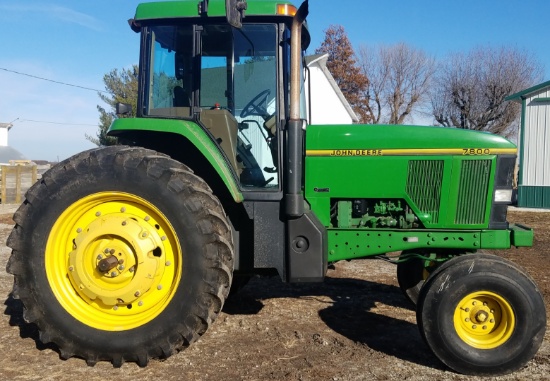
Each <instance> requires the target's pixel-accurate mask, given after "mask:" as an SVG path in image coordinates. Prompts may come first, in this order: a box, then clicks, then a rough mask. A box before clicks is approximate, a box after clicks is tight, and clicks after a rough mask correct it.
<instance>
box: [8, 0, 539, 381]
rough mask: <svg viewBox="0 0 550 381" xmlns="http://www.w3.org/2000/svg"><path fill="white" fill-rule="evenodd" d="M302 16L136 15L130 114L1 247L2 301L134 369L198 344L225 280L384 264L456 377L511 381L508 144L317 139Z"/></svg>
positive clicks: (47, 331) (356, 131) (526, 282)
mask: <svg viewBox="0 0 550 381" xmlns="http://www.w3.org/2000/svg"><path fill="white" fill-rule="evenodd" d="M306 15H307V2H305V3H304V4H302V6H300V8H299V9H297V8H296V7H294V6H293V5H292V4H290V3H289V2H287V1H286V0H256V1H254V0H249V1H248V2H245V1H236V0H227V1H225V2H224V1H222V0H210V1H208V0H203V1H198V0H182V1H166V2H162V1H161V2H155V3H145V4H141V5H139V6H138V7H137V11H136V14H135V18H134V19H132V20H130V26H131V29H132V30H133V31H135V32H137V33H140V35H141V54H140V64H139V99H138V104H137V110H135V112H136V115H137V116H136V117H122V116H124V114H125V113H127V112H128V110H129V108H130V107H129V106H128V105H124V104H119V105H118V106H117V109H118V113H119V114H120V115H121V117H120V118H118V119H117V120H115V122H114V123H113V124H112V126H111V127H110V131H109V135H110V136H113V137H116V138H118V142H119V143H120V145H116V146H110V147H102V148H97V149H92V150H90V151H86V152H82V153H79V154H77V155H75V156H73V157H71V158H69V159H67V160H65V161H63V162H61V163H59V164H58V165H56V166H54V167H53V168H52V169H51V170H49V171H48V172H47V173H46V174H44V176H43V178H42V179H41V180H40V182H39V183H37V184H35V186H33V187H32V188H31V189H30V190H29V191H28V193H27V195H26V201H25V202H24V203H23V204H22V205H21V207H20V208H19V210H18V211H17V212H16V213H15V216H14V219H15V221H16V225H15V228H14V229H13V232H12V233H11V235H10V237H9V239H8V245H9V246H10V247H11V248H12V249H13V251H12V255H11V257H10V260H9V264H8V271H9V272H10V273H11V274H13V275H14V276H15V285H14V288H13V293H12V295H13V296H14V297H15V298H19V299H21V301H22V303H23V304H24V307H25V311H24V316H25V319H26V320H27V321H28V322H33V323H35V324H36V325H37V326H38V328H39V330H40V340H41V341H42V342H44V343H47V342H53V343H55V344H56V345H57V346H58V348H59V351H60V353H61V357H62V358H69V357H71V356H78V357H81V358H84V359H85V360H86V362H87V363H88V364H90V365H93V364H95V363H96V362H97V361H110V362H112V363H113V365H114V366H120V365H121V364H122V363H123V362H125V361H134V362H137V363H138V364H139V365H141V366H145V365H146V364H147V363H148V361H149V359H151V358H166V357H168V356H170V355H172V354H174V353H176V352H178V351H179V350H181V349H183V348H185V347H187V346H189V345H190V344H191V343H193V342H194V341H195V340H197V339H198V338H199V337H200V336H201V335H202V334H203V333H204V332H205V331H206V330H207V329H208V327H209V325H210V324H212V322H213V321H214V320H215V319H216V317H217V315H218V314H219V313H220V311H221V309H222V306H223V304H224V301H225V299H226V298H227V296H228V294H229V291H230V288H231V286H232V282H233V287H234V288H236V287H238V286H239V285H242V284H243V283H244V282H245V281H246V279H248V278H249V277H250V276H252V275H253V274H256V273H276V274H278V275H279V276H280V277H281V279H282V280H283V281H284V282H321V281H323V279H324V277H325V273H326V270H327V265H328V264H330V263H333V262H336V261H340V260H352V259H358V258H368V257H372V258H374V257H379V256H383V255H385V254H386V253H395V252H400V253H401V254H400V255H399V256H394V257H393V258H394V260H395V262H398V265H397V278H398V281H399V285H400V286H401V288H402V290H403V291H404V294H405V296H406V297H407V298H408V299H409V300H410V301H411V302H412V303H414V304H416V308H417V320H418V326H419V329H420V333H421V335H422V337H423V338H424V339H425V341H426V343H427V345H428V346H429V347H430V348H431V349H432V351H433V352H434V354H435V355H436V356H437V357H438V358H439V359H441V361H442V362H443V363H445V364H446V365H447V366H449V367H450V368H452V369H454V370H456V371H458V372H462V373H468V374H486V375H494V374H503V373H509V372H512V371H514V370H516V369H518V368H520V367H522V366H523V365H524V364H526V362H527V361H529V360H530V359H531V358H532V357H533V356H534V355H535V353H536V352H537V350H538V348H539V347H540V345H541V342H542V340H543V336H544V332H545V328H546V312H545V307H544V302H543V299H542V297H541V294H540V292H539V290H538V289H537V287H536V285H535V284H534V282H533V281H532V280H531V278H530V277H529V276H528V275H527V274H526V273H525V272H524V271H522V270H520V269H518V268H517V267H516V266H515V265H514V264H512V263H510V262H508V261H506V260H504V259H502V258H499V257H497V256H494V255H490V254H486V251H487V250H489V249H508V248H510V247H511V246H516V247H517V246H531V245H532V242H533V231H532V230H531V229H528V228H525V227H522V226H519V225H511V224H509V223H508V222H507V221H506V213H507V207H508V205H509V204H510V202H511V197H512V178H513V173H514V167H515V163H516V153H517V149H516V146H515V145H513V144H512V143H510V142H509V141H507V140H506V139H504V138H502V137H500V136H495V135H491V134H487V133H479V132H473V131H466V130H459V129H450V128H437V127H422V126H414V127H412V126H391V125H390V126H387V125H386V126H379V125H308V123H307V120H308V115H307V107H306V106H305V105H306V101H305V99H306V92H307V88H306V87H304V76H305V69H304V65H303V62H304V61H303V53H304V50H305V49H306V48H307V46H308V44H309V41H310V37H309V32H308V29H307V26H306V24H305V22H304V21H305V18H306ZM365 360H366V361H368V359H365Z"/></svg>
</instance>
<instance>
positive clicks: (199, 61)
mask: <svg viewBox="0 0 550 381" xmlns="http://www.w3.org/2000/svg"><path fill="white" fill-rule="evenodd" d="M205 3H206V4H208V2H202V3H201V4H203V5H202V6H200V7H199V9H198V12H201V14H199V13H198V12H197V10H196V9H195V12H196V16H197V17H189V15H188V14H187V15H186V17H185V18H177V17H176V18H170V19H164V20H162V21H158V20H155V19H148V17H150V16H145V15H148V14H149V13H148V10H147V7H148V6H149V4H143V5H141V6H140V8H141V9H140V8H138V11H137V16H136V19H135V20H132V25H133V27H134V29H135V30H137V31H140V32H141V33H142V54H141V63H140V71H141V73H140V74H141V77H142V80H141V81H140V84H139V86H140V89H139V94H140V99H139V101H138V102H139V106H138V112H137V114H138V117H143V118H155V119H182V120H185V119H187V120H192V121H194V122H196V123H198V124H199V125H200V126H201V127H202V128H203V129H204V131H205V132H206V133H207V134H208V136H209V137H210V138H211V139H212V141H213V142H215V144H217V145H218V146H219V148H220V151H221V152H222V153H223V156H224V158H225V160H226V162H227V163H228V164H229V168H231V170H232V171H233V172H234V176H235V178H236V179H237V182H238V184H239V185H240V188H241V189H242V190H244V191H247V190H256V191H260V192H263V191H268V192H279V191H281V190H282V189H281V182H282V181H281V171H280V168H281V160H283V154H282V151H281V149H282V148H281V147H280V144H279V142H280V139H278V136H279V134H278V131H280V130H282V129H283V123H284V121H285V120H286V119H287V118H288V113H289V110H288V104H289V85H288V84H289V76H290V24H291V21H292V17H291V16H293V14H294V13H295V12H296V8H294V7H293V6H291V5H289V4H280V5H278V6H277V9H273V10H272V12H271V14H270V15H267V10H263V11H262V9H255V8H254V5H251V6H250V9H249V11H248V14H247V17H246V18H245V22H242V23H241V25H240V27H239V28H236V27H233V26H231V25H230V24H229V23H228V21H227V19H226V18H225V17H216V13H215V12H216V11H217V8H215V7H214V5H216V3H214V2H212V4H211V6H210V8H209V7H208V6H207V5H205ZM154 4H155V6H157V7H159V6H160V7H162V3H154ZM170 4H173V3H170ZM179 4H180V7H181V8H182V9H181V10H182V12H183V11H184V10H183V8H184V6H185V4H186V3H185V2H180V3H179ZM168 5H169V4H165V5H164V6H166V7H168ZM195 5H196V3H195ZM261 13H266V14H264V15H260V14H261ZM140 15H142V16H140ZM224 15H225V12H224ZM140 17H141V18H140ZM302 89H303V86H302ZM302 99H305V98H304V93H303V91H302ZM302 109H303V108H302Z"/></svg>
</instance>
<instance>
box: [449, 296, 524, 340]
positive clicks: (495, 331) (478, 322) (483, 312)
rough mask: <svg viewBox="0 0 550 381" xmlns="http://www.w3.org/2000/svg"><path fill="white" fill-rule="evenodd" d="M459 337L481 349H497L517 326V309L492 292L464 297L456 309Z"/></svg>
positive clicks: (455, 318)
mask: <svg viewBox="0 0 550 381" xmlns="http://www.w3.org/2000/svg"><path fill="white" fill-rule="evenodd" d="M453 319H454V327H455V330H456V333H457V334H458V336H459V337H460V338H461V339H462V340H463V341H464V342H465V343H466V344H468V345H470V346H472V347H474V348H478V349H495V348H498V347H500V346H501V345H503V344H504V343H506V341H508V339H509V338H510V336H512V333H513V332H514V328H515V326H516V318H515V315H514V310H513V309H512V306H511V305H510V303H508V301H506V300H505V299H504V298H503V297H502V296H500V295H498V294H495V293H493V292H489V291H479V292H474V293H471V294H469V295H467V296H466V297H464V298H463V299H462V300H461V301H460V302H459V303H458V305H457V306H456V308H455V311H454V317H453Z"/></svg>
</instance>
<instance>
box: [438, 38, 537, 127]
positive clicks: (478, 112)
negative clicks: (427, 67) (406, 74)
mask: <svg viewBox="0 0 550 381" xmlns="http://www.w3.org/2000/svg"><path fill="white" fill-rule="evenodd" d="M541 74H542V66H541V65H540V64H539V63H538V62H537V61H536V60H535V59H534V58H533V57H532V56H531V55H530V54H528V53H526V52H525V51H522V50H518V49H516V48H510V47H501V48H490V47H480V48H476V49H473V50H472V51H470V52H469V53H467V54H453V55H451V56H450V57H449V59H448V60H447V61H445V62H444V63H443V64H442V65H440V67H439V69H438V74H437V80H436V83H435V86H434V88H433V93H432V96H431V102H432V113H433V116H434V117H435V120H436V121H437V123H439V124H440V125H442V126H447V127H458V128H465V129H471V130H479V131H489V132H492V133H495V134H499V135H502V136H505V137H510V136H512V135H514V133H515V132H516V128H517V125H518V124H517V120H518V117H519V113H520V106H519V105H518V104H517V103H515V102H507V101H505V98H506V97H507V96H508V95H510V94H513V93H516V92H518V91H521V90H523V89H526V88H528V87H530V86H532V85H533V84H535V83H536V82H538V81H540V80H541V78H542V76H541Z"/></svg>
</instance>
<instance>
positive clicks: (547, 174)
mask: <svg viewBox="0 0 550 381" xmlns="http://www.w3.org/2000/svg"><path fill="white" fill-rule="evenodd" d="M506 100H509V101H514V102H518V103H521V109H522V111H521V127H520V135H519V137H520V141H519V144H520V152H519V174H518V206H522V207H528V208H548V209H550V81H547V82H544V83H541V84H540V85H537V86H533V87H530V88H528V89H526V90H523V91H520V92H519V93H516V94H513V95H510V96H508V97H507V98H506Z"/></svg>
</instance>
